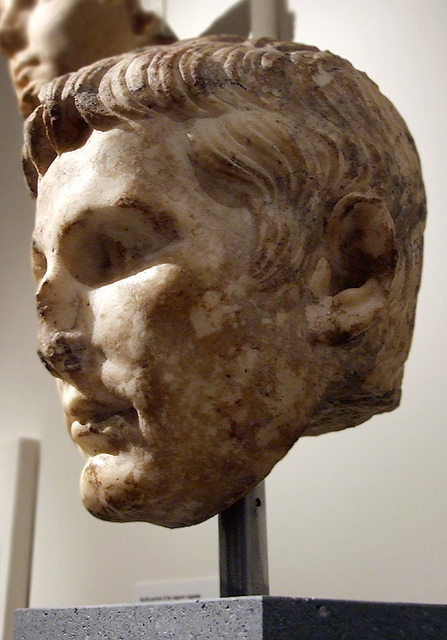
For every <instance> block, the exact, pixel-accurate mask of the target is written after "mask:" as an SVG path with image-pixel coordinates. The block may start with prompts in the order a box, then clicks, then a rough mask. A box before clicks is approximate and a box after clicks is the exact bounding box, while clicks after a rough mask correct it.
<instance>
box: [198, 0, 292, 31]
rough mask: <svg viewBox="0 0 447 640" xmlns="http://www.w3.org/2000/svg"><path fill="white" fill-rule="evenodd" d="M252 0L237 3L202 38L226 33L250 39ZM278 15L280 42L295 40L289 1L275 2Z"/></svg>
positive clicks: (277, 0)
mask: <svg viewBox="0 0 447 640" xmlns="http://www.w3.org/2000/svg"><path fill="white" fill-rule="evenodd" d="M250 4H251V2H250V0H241V1H240V2H237V3H236V4H235V5H234V6H233V7H231V9H229V10H228V11H227V12H226V13H224V14H223V15H222V16H220V17H219V18H217V20H215V21H214V22H213V23H212V24H211V25H210V26H209V27H208V29H206V31H204V32H203V33H202V34H201V35H202V36H210V35H213V34H219V33H226V34H230V33H231V34H235V35H238V36H244V37H248V36H249V35H250V30H251V15H250V13H251V12H250ZM275 5H276V15H277V20H278V38H279V39H280V40H293V34H294V30H295V13H294V12H293V11H289V8H288V2H287V0H275Z"/></svg>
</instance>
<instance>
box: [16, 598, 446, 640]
mask: <svg viewBox="0 0 447 640" xmlns="http://www.w3.org/2000/svg"><path fill="white" fill-rule="evenodd" d="M169 638H175V640H198V639H203V640H447V606H441V605H411V604H381V603H369V602H345V601H336V600H310V599H302V598H278V597H271V596H256V597H245V598H223V599H220V600H202V601H183V602H176V603H160V604H147V605H131V606H130V605H123V606H113V607H86V608H80V609H22V610H19V611H17V612H16V624H15V632H14V640H167V639H169Z"/></svg>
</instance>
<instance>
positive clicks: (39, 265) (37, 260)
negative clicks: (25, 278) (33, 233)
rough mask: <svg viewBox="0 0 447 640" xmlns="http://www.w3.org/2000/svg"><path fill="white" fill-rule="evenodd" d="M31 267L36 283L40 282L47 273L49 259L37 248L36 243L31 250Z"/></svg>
mask: <svg viewBox="0 0 447 640" xmlns="http://www.w3.org/2000/svg"><path fill="white" fill-rule="evenodd" d="M31 266H32V270H33V276H34V279H35V281H36V282H40V280H42V278H43V277H44V276H45V274H46V272H47V259H46V258H45V256H44V255H43V253H42V252H41V251H40V250H39V249H38V248H37V245H36V243H35V242H33V246H32V250H31Z"/></svg>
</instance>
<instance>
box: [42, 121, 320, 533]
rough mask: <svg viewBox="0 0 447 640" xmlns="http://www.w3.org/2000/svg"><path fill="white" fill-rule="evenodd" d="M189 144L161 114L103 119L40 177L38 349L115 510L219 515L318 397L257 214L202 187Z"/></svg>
mask: <svg viewBox="0 0 447 640" xmlns="http://www.w3.org/2000/svg"><path fill="white" fill-rule="evenodd" d="M194 126H199V125H194ZM193 128H194V127H193ZM193 128H192V129H191V127H190V129H189V133H190V132H191V130H193ZM187 140H188V137H187V133H186V131H185V129H184V125H180V124H178V125H176V126H173V124H172V122H170V124H169V126H166V125H165V124H164V120H163V119H161V118H159V119H156V123H155V124H152V125H150V124H147V125H145V126H144V127H143V126H138V127H136V128H134V129H133V130H128V129H124V128H121V129H118V130H112V131H109V132H106V133H103V132H97V131H95V132H93V134H92V136H91V137H90V139H89V140H88V142H87V144H86V145H85V146H84V147H82V148H80V149H78V150H76V151H72V152H68V153H65V154H63V155H62V156H61V157H60V158H58V159H56V160H55V161H54V162H53V164H52V165H51V167H50V169H49V170H48V172H47V174H46V175H45V177H44V178H43V180H42V181H41V184H40V188H39V198H38V205H37V223H36V229H35V234H34V272H35V275H36V279H37V281H38V294H37V300H38V312H39V316H40V334H39V348H40V353H41V357H42V358H43V360H44V362H45V364H46V365H47V367H48V368H49V369H50V371H51V372H52V373H53V374H54V375H56V376H58V377H59V378H60V380H61V382H60V389H61V395H62V400H63V405H64V410H65V416H66V421H67V426H68V429H69V431H70V434H71V437H72V438H73V440H74V441H75V443H76V444H78V445H79V446H80V447H81V449H82V450H83V452H84V453H85V454H86V456H87V464H86V467H85V469H84V472H83V476H82V483H81V484H82V494H83V500H84V503H85V505H86V507H87V508H88V509H89V510H90V511H91V512H92V513H94V514H95V515H97V516H99V517H102V518H106V519H111V520H147V521H150V522H155V523H157V524H162V525H165V526H181V525H187V524H193V523H195V522H199V521H201V520H204V519H206V518H208V517H210V516H212V515H214V514H215V513H217V512H218V511H220V510H222V509H224V508H225V507H227V506H229V505H230V504H231V503H232V502H234V500H236V499H237V498H238V497H240V496H241V495H243V494H244V493H245V492H246V491H247V490H248V489H249V488H250V487H252V486H255V485H256V484H257V483H258V482H259V481H260V480H261V479H262V478H263V477H264V476H265V475H266V474H267V473H268V471H269V470H270V469H271V467H272V466H273V465H274V464H275V463H276V462H277V461H278V460H279V459H280V458H281V457H282V456H283V455H284V454H285V452H286V451H287V449H288V448H289V447H290V446H291V444H292V442H293V441H294V440H295V438H296V431H297V426H296V424H298V428H299V425H300V424H301V422H304V417H305V416H306V412H308V410H309V406H310V405H311V404H312V401H315V396H316V394H317V389H318V382H317V376H316V373H314V376H315V379H313V378H312V375H311V372H310V371H308V372H307V374H305V373H304V372H303V373H301V372H300V371H301V369H302V367H300V362H301V361H302V359H303V358H304V357H305V347H304V346H301V347H300V344H299V341H298V340H297V341H295V340H293V341H292V342H291V341H290V336H288V337H285V336H283V335H282V333H281V331H282V329H284V328H285V327H286V326H287V323H288V313H289V310H288V305H290V306H291V305H292V302H293V301H292V300H288V299H287V296H281V295H278V296H273V297H272V294H271V293H270V294H269V295H268V300H269V304H268V305H267V307H264V306H263V303H262V295H261V294H260V293H259V291H258V287H257V285H256V283H255V282H254V281H253V280H252V279H251V277H250V276H249V273H248V265H249V262H250V258H251V256H252V254H253V249H254V243H255V238H256V230H255V228H254V225H253V220H252V216H251V214H250V213H249V211H248V210H247V209H246V208H245V207H243V206H234V207H230V206H225V205H221V204H218V203H217V202H216V201H215V200H213V199H212V198H211V197H209V196H208V195H206V194H205V193H204V192H203V190H202V189H201V188H200V187H199V185H198V183H197V181H196V179H195V176H194V173H193V170H192V167H191V163H190V162H189V161H188V158H187V148H188V147H187ZM85 167H89V170H88V171H85ZM290 316H291V317H292V316H293V319H294V326H295V331H296V327H298V329H299V326H300V324H299V321H298V322H297V317H296V313H295V312H292V311H290ZM280 333H281V335H282V337H278V334H280ZM286 333H287V331H286ZM275 336H276V337H275ZM295 342H296V344H295ZM294 344H295V347H296V348H295V349H291V348H290V347H291V345H294ZM305 375H307V376H308V379H307V380H306V377H305ZM297 387H299V388H300V389H302V394H298V399H297V398H296V395H297V394H296V388H297ZM310 387H312V388H313V392H310ZM306 394H307V395H306ZM297 417H298V420H297ZM300 418H301V421H300Z"/></svg>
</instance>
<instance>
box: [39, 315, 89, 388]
mask: <svg viewBox="0 0 447 640" xmlns="http://www.w3.org/2000/svg"><path fill="white" fill-rule="evenodd" d="M37 353H38V355H39V358H40V359H41V361H42V362H43V364H44V365H45V367H46V368H47V369H48V371H49V372H50V373H52V374H53V375H54V376H56V377H57V378H62V379H70V377H71V376H72V374H74V373H77V372H81V371H82V369H83V368H84V364H85V346H84V345H83V343H82V341H81V338H80V335H79V334H77V333H76V332H62V331H55V332H51V331H50V332H48V331H47V330H46V328H45V327H43V328H42V329H41V331H40V334H39V349H38V352H37Z"/></svg>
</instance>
